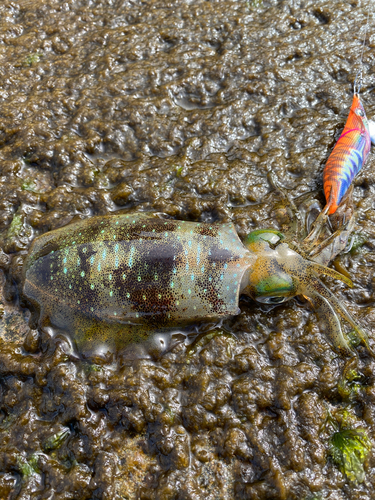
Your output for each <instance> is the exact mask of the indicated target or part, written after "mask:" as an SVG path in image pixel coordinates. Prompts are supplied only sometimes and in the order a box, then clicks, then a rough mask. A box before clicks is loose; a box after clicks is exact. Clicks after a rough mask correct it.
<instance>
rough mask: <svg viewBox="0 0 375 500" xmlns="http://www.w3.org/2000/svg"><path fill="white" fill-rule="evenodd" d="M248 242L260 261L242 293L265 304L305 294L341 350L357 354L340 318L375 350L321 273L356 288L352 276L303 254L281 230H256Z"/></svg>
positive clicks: (331, 341)
mask: <svg viewBox="0 0 375 500" xmlns="http://www.w3.org/2000/svg"><path fill="white" fill-rule="evenodd" d="M244 244H245V246H246V247H247V248H248V249H249V250H250V251H251V253H252V254H253V255H255V256H256V260H255V262H254V264H253V265H252V266H251V268H249V269H248V270H247V272H246V274H245V276H244V280H243V282H242V283H243V289H242V293H244V294H246V295H249V296H250V297H252V298H253V299H254V300H256V301H257V302H261V303H263V304H280V303H282V302H285V301H287V300H289V299H291V298H293V297H295V296H297V295H304V296H306V297H308V298H309V299H310V300H311V302H312V303H313V305H314V308H315V310H316V313H317V315H318V318H319V322H320V327H321V328H322V330H323V331H324V332H325V334H326V336H327V339H328V341H329V342H330V344H331V345H332V347H333V348H334V349H335V350H336V351H337V352H338V353H340V354H342V355H346V356H353V355H355V353H354V351H353V350H352V349H351V347H350V346H349V344H348V342H347V340H346V338H345V336H344V334H343V331H342V327H341V322H340V319H341V320H344V321H345V322H347V323H348V324H349V325H350V326H351V327H352V329H353V330H355V332H356V333H357V335H358V336H359V337H360V338H361V340H362V342H363V343H364V344H365V345H366V347H367V348H368V349H369V351H370V352H372V351H371V349H370V347H369V343H368V337H367V334H366V332H365V331H364V330H363V329H362V328H361V327H360V326H359V325H357V324H356V323H355V321H354V320H353V318H352V317H351V315H350V314H349V312H348V311H347V310H346V308H345V307H344V305H343V304H342V303H341V301H340V300H339V299H338V298H337V297H336V296H335V295H334V294H333V293H332V292H331V291H330V290H329V289H328V288H327V287H326V286H325V285H324V284H323V283H322V281H321V280H320V279H319V276H320V275H322V274H324V275H327V276H331V277H332V278H335V279H339V280H341V281H343V282H344V283H346V284H347V285H349V286H350V287H352V286H353V284H352V282H351V280H350V279H349V278H347V277H346V276H343V275H342V274H340V273H338V272H336V271H334V270H333V269H330V268H328V267H325V266H322V265H321V264H318V263H316V262H314V261H311V260H308V259H306V258H304V257H302V256H301V255H300V254H299V253H297V252H296V251H295V250H294V249H293V248H291V246H289V245H288V243H287V242H286V238H285V236H284V235H283V234H282V233H280V232H279V231H273V230H258V231H253V232H252V233H250V234H249V235H248V236H247V238H246V239H245V241H244Z"/></svg>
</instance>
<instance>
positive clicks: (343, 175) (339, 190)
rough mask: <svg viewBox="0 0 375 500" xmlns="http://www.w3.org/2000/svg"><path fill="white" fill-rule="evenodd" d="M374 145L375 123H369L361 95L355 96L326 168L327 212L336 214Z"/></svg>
mask: <svg viewBox="0 0 375 500" xmlns="http://www.w3.org/2000/svg"><path fill="white" fill-rule="evenodd" d="M371 143H373V144H374V143H375V123H374V122H371V121H368V120H367V117H366V113H365V110H364V107H363V105H362V102H361V99H360V97H359V93H355V94H354V96H353V102H352V105H351V108H350V111H349V116H348V119H347V121H346V124H345V127H344V130H343V131H342V134H341V135H340V137H339V139H338V141H337V143H336V145H335V147H334V148H333V150H332V153H331V154H330V156H329V158H328V160H327V163H326V165H325V167H324V171H323V189H324V194H325V197H326V202H327V205H326V207H325V210H324V212H325V213H328V214H329V215H331V214H333V213H335V212H336V210H337V207H338V206H339V204H340V202H341V200H342V198H343V196H344V195H345V193H346V191H347V190H348V188H349V186H350V184H351V183H352V181H353V179H354V177H355V176H356V175H357V174H358V172H359V171H360V170H361V168H362V166H363V165H364V164H365V162H366V160H367V157H368V154H369V152H370V149H371Z"/></svg>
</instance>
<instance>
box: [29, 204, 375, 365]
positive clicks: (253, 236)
mask: <svg viewBox="0 0 375 500" xmlns="http://www.w3.org/2000/svg"><path fill="white" fill-rule="evenodd" d="M23 273H24V286H23V292H24V295H25V297H26V298H27V300H28V302H29V303H30V304H32V305H34V306H35V310H36V311H37V312H38V314H39V325H40V326H43V325H47V324H52V325H53V326H55V327H57V328H60V329H63V330H65V331H68V332H70V333H72V335H73V337H74V338H75V340H76V343H77V345H78V347H79V349H81V348H82V347H85V346H87V345H88V344H90V345H91V346H92V351H93V352H94V351H95V350H96V349H101V348H102V346H103V344H106V345H107V346H109V345H110V344H111V345H112V346H114V347H113V348H114V349H118V348H119V347H121V346H122V345H126V344H128V343H130V342H134V341H138V340H142V339H145V338H147V336H148V335H150V332H151V331H152V330H155V329H160V328H167V327H171V326H174V325H177V326H181V325H184V324H188V323H192V322H194V323H196V322H198V321H205V322H210V321H214V320H219V319H222V318H226V317H228V316H233V315H235V314H238V312H239V308H238V302H239V296H240V294H245V295H248V296H250V297H252V298H253V299H255V300H256V301H258V302H261V303H265V304H279V303H281V302H284V301H286V300H289V299H290V298H292V297H294V296H296V295H306V296H307V297H310V298H311V300H312V301H313V303H314V305H315V309H316V311H317V314H318V316H319V317H320V320H321V322H322V324H323V328H324V331H325V334H326V336H327V338H328V340H329V341H330V343H331V344H332V346H333V347H334V348H335V349H336V350H337V351H338V352H340V353H342V354H344V355H349V356H352V355H353V351H352V350H351V348H350V347H349V344H348V343H347V341H346V339H345V336H344V335H343V332H342V329H341V325H340V320H339V317H341V318H342V319H344V320H345V321H346V322H347V323H349V324H350V325H351V326H352V327H353V328H354V329H355V330H356V331H357V333H358V334H359V336H360V337H361V339H362V340H363V341H364V342H365V344H366V345H367V346H368V342H367V336H366V333H365V332H364V331H363V330H362V329H361V328H360V327H359V326H358V325H356V323H355V322H354V320H353V319H352V318H351V316H350V315H349V313H348V312H347V311H346V309H345V307H344V306H343V305H342V304H341V303H340V301H339V300H338V299H337V297H336V296H335V295H334V294H333V293H331V292H330V290H329V289H328V288H326V287H325V285H324V284H323V283H322V282H321V281H320V280H319V275H321V274H325V275H328V276H331V277H333V278H336V279H340V280H342V281H344V282H345V283H347V284H348V285H349V286H351V281H350V280H349V279H348V278H346V277H345V276H342V275H341V274H339V273H337V272H336V271H334V270H332V269H330V268H328V267H325V266H322V265H320V264H318V263H316V262H313V261H310V260H307V259H305V258H303V257H302V256H301V255H300V254H298V253H297V252H296V251H295V250H293V249H292V248H291V247H290V246H289V245H288V244H287V242H286V240H285V237H284V235H283V234H282V233H280V232H278V231H276V230H257V231H253V232H251V233H250V234H249V235H248V236H247V237H246V238H245V239H244V241H243V242H241V240H240V239H239V237H238V235H237V232H236V230H235V227H234V225H233V224H231V223H227V224H224V223H222V224H220V223H212V224H209V223H199V222H198V223H197V222H186V221H176V220H165V219H160V218H156V217H152V216H149V215H146V214H127V215H117V216H104V217H92V218H90V219H87V220H83V221H79V222H76V223H72V224H70V225H68V226H66V227H63V228H60V229H57V230H54V231H51V232H49V233H46V234H44V235H42V236H39V237H38V238H36V239H35V240H34V242H33V244H32V246H31V249H30V253H29V255H28V256H27V258H26V260H25V263H24V269H23ZM108 325H112V327H111V328H109V326H108ZM113 327H115V330H114V329H113ZM139 332H141V334H139ZM145 332H146V333H145ZM90 349H91V347H90ZM86 350H87V349H86Z"/></svg>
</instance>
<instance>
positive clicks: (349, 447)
mask: <svg viewBox="0 0 375 500" xmlns="http://www.w3.org/2000/svg"><path fill="white" fill-rule="evenodd" d="M371 448H372V443H371V441H370V439H369V437H368V436H367V432H366V430H365V429H342V430H339V431H337V432H335V433H334V434H333V435H332V436H331V438H330V440H329V453H330V456H331V457H332V460H333V462H334V464H335V465H336V466H337V467H338V468H339V469H340V471H341V472H342V473H343V474H345V476H346V477H347V478H348V479H349V480H350V481H352V482H354V483H363V481H364V480H365V470H364V467H363V464H364V462H365V460H366V457H367V455H368V454H369V452H370V451H371Z"/></svg>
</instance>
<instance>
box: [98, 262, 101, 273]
mask: <svg viewBox="0 0 375 500" xmlns="http://www.w3.org/2000/svg"><path fill="white" fill-rule="evenodd" d="M101 268H102V266H101V264H100V262H99V264H98V271H100V270H101Z"/></svg>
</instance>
